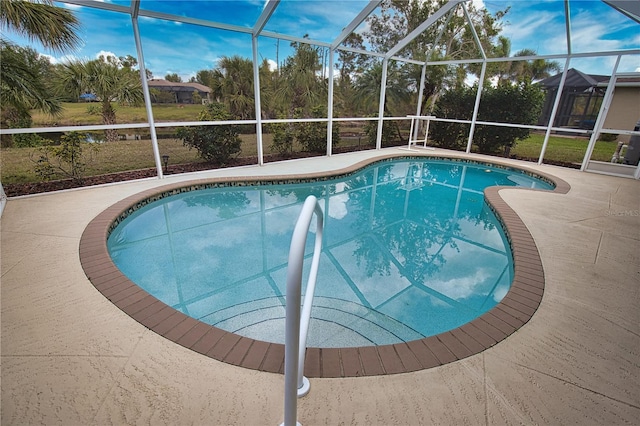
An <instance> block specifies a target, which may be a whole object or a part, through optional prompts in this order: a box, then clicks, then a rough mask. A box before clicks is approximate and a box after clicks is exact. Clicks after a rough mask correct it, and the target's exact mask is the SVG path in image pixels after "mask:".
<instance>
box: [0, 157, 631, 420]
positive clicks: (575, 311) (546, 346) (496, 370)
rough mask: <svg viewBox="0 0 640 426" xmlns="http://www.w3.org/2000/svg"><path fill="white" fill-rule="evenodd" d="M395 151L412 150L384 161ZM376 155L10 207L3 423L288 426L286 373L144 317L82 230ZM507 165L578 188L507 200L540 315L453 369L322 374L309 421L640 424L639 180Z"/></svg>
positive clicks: (5, 237) (306, 410)
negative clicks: (92, 258) (113, 287)
mask: <svg viewBox="0 0 640 426" xmlns="http://www.w3.org/2000/svg"><path fill="white" fill-rule="evenodd" d="M392 151H393V152H402V153H404V154H406V153H407V151H402V150H400V149H389V150H383V151H382V152H383V153H389V152H392ZM433 154H434V155H451V156H463V155H462V154H460V153H454V152H448V151H443V150H437V151H433ZM378 155H380V152H376V151H366V152H359V153H351V154H341V155H335V156H332V157H330V158H326V157H322V158H315V159H305V160H295V161H287V162H282V163H269V164H267V165H265V166H261V167H259V166H248V167H242V168H236V169H225V170H215V171H209V172H203V173H198V174H190V175H175V176H174V175H171V176H168V177H167V178H166V179H163V180H158V179H148V180H142V181H135V182H128V183H121V184H113V185H107V186H101V187H92V188H83V189H79V190H72V191H64V192H59V193H50V194H42V195H37V196H30V197H22V198H13V199H10V200H9V201H8V203H7V205H6V208H5V211H4V213H3V216H2V219H1V222H0V224H1V227H2V229H1V231H2V234H1V250H2V251H1V253H0V256H1V262H2V264H1V268H2V276H1V279H2V283H1V299H0V302H1V308H2V310H1V318H0V319H1V322H2V324H1V339H2V342H1V345H2V346H1V355H2V358H1V364H0V368H1V379H2V383H1V387H2V406H1V409H2V414H1V419H0V422H1V423H2V424H3V425H9V424H20V425H23V424H65V425H92V424H95V425H103V424H154V425H155V424H172V425H182V424H194V425H213V424H260V425H261V424H267V425H270V424H271V425H274V424H279V423H280V422H282V420H283V405H284V402H283V391H284V377H283V376H282V375H280V374H275V373H266V372H261V371H256V370H249V369H245V368H241V367H237V366H233V365H230V364H226V363H223V362H220V361H217V360H214V359H211V358H208V357H205V356H203V355H200V354H198V353H197V352H194V351H191V350H189V349H186V348H184V347H182V346H179V345H176V344H175V343H173V342H170V341H168V340H166V339H165V338H163V337H161V336H159V335H158V334H156V333H154V332H152V331H150V330H148V329H147V328H145V327H144V326H142V325H141V324H139V323H138V322H136V321H135V320H133V319H132V318H131V317H129V316H128V315H126V314H125V313H124V312H122V311H121V310H120V309H118V308H117V307H116V306H115V305H113V304H112V303H111V302H110V301H108V300H107V299H106V298H105V297H104V296H103V295H102V294H101V293H99V292H98V291H97V290H96V289H95V287H94V286H93V285H92V284H91V283H90V282H89V280H88V279H87V277H86V275H85V273H84V270H83V269H82V267H81V265H80V260H79V256H78V247H79V241H80V238H81V235H82V233H83V231H84V230H85V228H86V227H87V225H88V224H89V222H90V221H91V220H92V219H93V218H95V217H96V216H97V215H98V214H99V213H101V212H102V211H103V210H104V209H106V208H107V207H109V206H111V205H113V204H114V203H116V202H118V201H120V200H122V199H123V198H126V197H128V196H130V195H133V194H136V193H139V192H141V191H144V190H147V189H150V188H154V187H158V186H162V185H166V184H170V183H175V182H179V181H186V180H191V179H196V178H202V177H227V176H268V175H283V174H300V173H309V172H320V171H327V170H334V169H341V168H345V167H348V166H349V165H351V164H354V163H357V162H359V161H362V160H364V159H366V158H371V157H375V156H378ZM470 157H471V158H473V159H479V160H487V161H492V160H494V161H495V160H497V161H500V162H502V163H504V162H505V160H501V159H495V158H494V159H492V158H489V157H483V156H477V155H474V156H470ZM508 163H511V164H513V165H515V166H518V165H519V166H523V167H526V168H529V169H532V170H538V171H541V172H544V173H547V174H551V175H554V176H557V177H559V178H561V179H563V180H565V181H567V182H568V183H569V184H570V185H571V190H570V191H569V193H568V194H551V193H543V192H533V191H519V190H511V189H508V190H501V191H500V195H501V196H502V198H503V199H504V200H505V201H506V202H507V204H508V205H509V206H511V207H512V208H513V209H514V210H515V211H516V212H517V213H518V215H519V216H520V218H521V219H522V221H523V222H524V224H525V225H526V226H527V228H528V229H529V231H530V232H531V234H532V236H533V238H534V239H535V242H536V244H537V247H538V250H539V252H540V257H541V260H542V264H543V266H544V270H545V276H546V285H545V293H544V295H543V298H542V302H541V304H540V307H539V309H538V311H537V312H536V313H535V314H534V315H533V317H532V318H531V320H530V321H529V322H528V323H527V324H525V325H524V326H523V327H522V328H521V329H519V330H518V331H517V332H516V333H514V334H512V335H511V336H509V337H508V338H506V339H505V340H503V341H501V342H500V343H498V344H497V345H495V346H493V347H491V348H489V349H487V350H485V351H483V352H481V353H479V354H477V355H474V356H471V357H468V358H465V359H463V360H460V361H456V362H453V363H450V364H446V365H444V366H440V367H435V368H431V369H427V370H421V371H415V372H411V373H403V374H394V375H386V376H372V377H357V378H335V379H331V378H315V379H311V390H310V393H309V394H308V395H307V396H305V397H304V398H302V399H299V400H298V421H299V422H300V423H302V424H303V425H304V424H343V423H350V424H569V423H573V424H625V423H636V422H637V421H638V419H640V384H639V383H640V309H639V308H640V303H639V302H640V182H638V181H634V180H631V179H627V178H618V177H612V176H604V175H597V174H591V173H581V172H578V171H576V170H570V169H565V168H560V167H554V166H548V165H543V166H537V165H535V164H532V163H524V162H516V161H508Z"/></svg>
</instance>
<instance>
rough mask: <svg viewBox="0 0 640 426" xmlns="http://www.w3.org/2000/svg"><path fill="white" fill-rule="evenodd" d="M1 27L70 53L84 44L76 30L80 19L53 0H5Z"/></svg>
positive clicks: (51, 47)
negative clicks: (81, 42) (55, 4)
mask: <svg viewBox="0 0 640 426" xmlns="http://www.w3.org/2000/svg"><path fill="white" fill-rule="evenodd" d="M0 28H1V29H2V30H12V31H13V32H15V33H18V34H20V35H23V36H26V37H27V38H28V39H29V40H31V41H39V42H40V43H41V44H42V45H43V46H44V47H45V48H47V49H50V50H52V51H55V52H66V51H70V50H73V49H75V48H76V47H77V46H78V45H79V44H80V38H79V37H78V35H77V34H76V31H78V29H79V28H80V24H79V22H78V19H77V18H76V17H75V16H74V15H73V13H71V12H70V11H68V10H65V9H62V8H59V7H56V6H54V5H53V1H52V0H39V1H24V0H3V1H2V7H1V8H0Z"/></svg>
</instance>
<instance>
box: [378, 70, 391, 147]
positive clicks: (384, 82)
mask: <svg viewBox="0 0 640 426" xmlns="http://www.w3.org/2000/svg"><path fill="white" fill-rule="evenodd" d="M388 66H389V59H387V58H384V59H383V60H382V79H381V81H380V105H379V108H378V134H377V135H376V149H381V148H382V129H383V127H382V126H383V124H384V102H385V99H384V97H385V93H386V91H387V67H388Z"/></svg>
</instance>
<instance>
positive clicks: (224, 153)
mask: <svg viewBox="0 0 640 426" xmlns="http://www.w3.org/2000/svg"><path fill="white" fill-rule="evenodd" d="M230 119H231V116H230V114H229V112H228V111H227V110H226V108H225V106H224V105H223V104H220V103H217V102H213V103H210V104H208V105H207V107H206V108H205V109H204V110H202V112H201V113H200V114H199V116H198V120H199V121H224V120H230ZM238 133H239V132H238V126H236V125H233V124H227V125H222V126H194V127H183V128H180V129H178V131H177V136H178V137H179V138H180V139H182V141H183V143H184V145H185V146H188V147H189V148H190V149H191V148H195V149H196V150H197V151H198V153H199V155H200V157H202V158H203V159H205V160H206V161H209V162H213V163H218V164H226V163H227V162H228V161H229V160H230V159H231V158H232V157H235V156H237V155H238V154H239V153H240V151H241V146H242V140H241V139H240V137H239V136H238Z"/></svg>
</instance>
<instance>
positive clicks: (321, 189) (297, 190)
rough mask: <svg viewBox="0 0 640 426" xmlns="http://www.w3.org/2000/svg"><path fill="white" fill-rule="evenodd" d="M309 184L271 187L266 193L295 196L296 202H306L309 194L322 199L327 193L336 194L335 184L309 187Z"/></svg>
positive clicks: (284, 196) (283, 196)
mask: <svg viewBox="0 0 640 426" xmlns="http://www.w3.org/2000/svg"><path fill="white" fill-rule="evenodd" d="M308 185H309V184H305V186H300V187H287V188H276V187H273V188H269V189H266V190H265V194H268V195H269V196H272V197H281V198H288V197H289V196H293V197H294V199H295V200H296V202H298V203H304V201H305V200H306V199H307V197H308V196H309V195H314V196H315V197H316V198H317V199H321V198H323V197H325V196H327V195H331V194H335V192H336V185H335V184H324V185H314V186H311V187H309V186H308Z"/></svg>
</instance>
